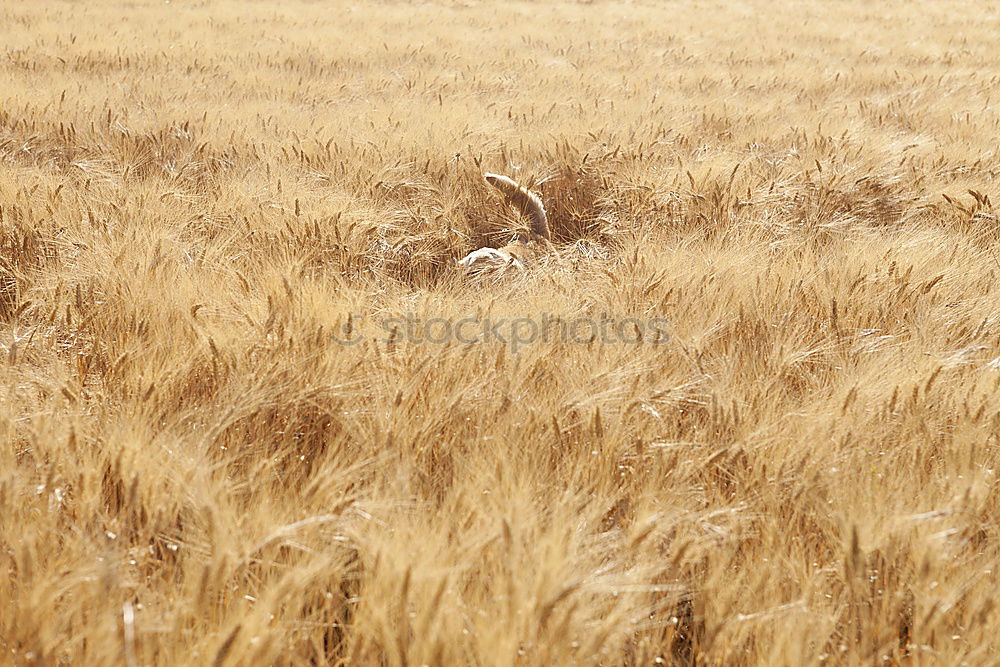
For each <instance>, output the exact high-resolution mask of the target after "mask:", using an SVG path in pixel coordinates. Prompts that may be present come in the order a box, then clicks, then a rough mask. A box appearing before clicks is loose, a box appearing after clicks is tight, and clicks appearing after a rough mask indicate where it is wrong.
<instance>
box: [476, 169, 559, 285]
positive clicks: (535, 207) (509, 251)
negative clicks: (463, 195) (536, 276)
mask: <svg viewBox="0 0 1000 667" xmlns="http://www.w3.org/2000/svg"><path fill="white" fill-rule="evenodd" d="M483 178H485V179H486V182H487V183H489V184H490V185H492V186H493V187H495V188H496V189H497V190H499V191H500V192H502V193H503V194H504V195H505V196H506V198H507V201H509V202H510V203H511V204H513V205H514V206H515V207H516V208H517V209H518V210H519V211H521V213H522V214H524V215H525V217H527V218H528V221H529V223H530V224H529V226H528V233H527V234H525V233H524V232H519V233H518V234H517V235H516V236H515V237H514V238H513V239H512V240H511V242H510V243H508V244H507V245H505V246H503V247H502V248H480V249H479V250H475V251H473V252H470V253H469V254H468V255H466V256H465V257H463V258H462V259H460V260H459V262H458V263H459V265H461V266H462V267H463V268H465V270H466V271H468V272H470V273H478V272H480V271H483V270H488V269H496V268H516V269H523V268H525V267H527V266H531V265H532V264H535V263H536V262H537V261H538V259H539V258H540V257H541V256H542V255H544V254H545V253H546V252H548V250H549V249H550V248H551V247H552V244H551V243H550V241H549V222H548V218H546V216H545V207H544V206H543V205H542V200H541V199H540V198H539V196H538V195H536V194H535V193H534V192H531V191H530V190H528V189H527V188H526V187H524V186H522V185H519V184H518V183H517V182H516V181H514V180H512V179H510V178H507V177H506V176H500V175H499V174H483Z"/></svg>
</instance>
